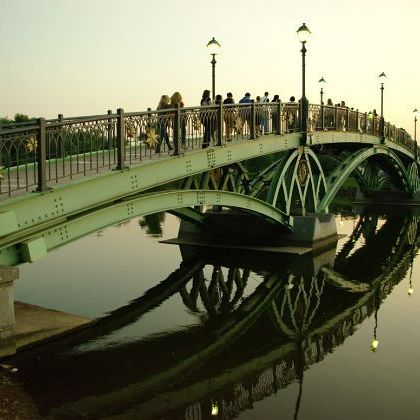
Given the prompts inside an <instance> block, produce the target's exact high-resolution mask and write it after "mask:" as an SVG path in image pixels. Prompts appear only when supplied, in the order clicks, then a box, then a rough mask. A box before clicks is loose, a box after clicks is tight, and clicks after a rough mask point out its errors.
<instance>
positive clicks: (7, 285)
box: [0, 266, 19, 357]
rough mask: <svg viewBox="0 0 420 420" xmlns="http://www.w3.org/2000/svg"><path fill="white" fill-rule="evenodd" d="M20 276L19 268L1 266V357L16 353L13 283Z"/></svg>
mask: <svg viewBox="0 0 420 420" xmlns="http://www.w3.org/2000/svg"><path fill="white" fill-rule="evenodd" d="M18 277H19V270H18V268H16V267H5V266H0V357H5V356H10V355H12V354H15V353H16V338H15V329H16V321H15V308H14V303H15V300H14V294H13V283H14V281H15V280H17V279H18Z"/></svg>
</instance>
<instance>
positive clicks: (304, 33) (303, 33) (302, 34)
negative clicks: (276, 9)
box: [296, 24, 311, 142]
mask: <svg viewBox="0 0 420 420" xmlns="http://www.w3.org/2000/svg"><path fill="white" fill-rule="evenodd" d="M296 32H297V35H298V38H299V41H300V42H301V43H302V49H301V50H300V52H301V53H302V98H301V100H300V116H301V118H300V127H301V130H302V132H303V133H304V135H305V136H306V133H307V131H308V107H309V106H308V99H306V93H305V54H306V47H305V44H306V42H307V41H308V39H309V35H310V34H311V31H310V30H309V29H308V27H307V26H306V25H305V24H303V25H302V26H301V27H300V28H299V29H298V30H297V31H296ZM305 142H306V138H305Z"/></svg>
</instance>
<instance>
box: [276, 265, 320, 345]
mask: <svg viewBox="0 0 420 420" xmlns="http://www.w3.org/2000/svg"><path fill="white" fill-rule="evenodd" d="M324 285H325V272H323V271H320V272H319V273H318V275H316V276H313V277H312V278H310V279H308V281H305V279H304V278H303V277H302V276H300V277H295V276H293V274H290V275H289V281H288V285H286V286H285V288H284V292H283V296H282V297H283V299H280V300H278V299H275V300H273V302H272V314H273V319H274V322H275V325H276V326H277V327H278V328H279V329H280V331H281V332H282V333H283V334H285V335H286V336H288V337H291V338H298V337H301V336H302V335H304V334H305V332H306V330H307V329H308V328H309V327H310V325H311V323H312V320H313V318H314V317H315V315H316V314H317V311H318V308H319V305H320V303H321V296H322V293H323V290H324ZM279 298H281V295H280V296H279ZM280 302H281V303H280Z"/></svg>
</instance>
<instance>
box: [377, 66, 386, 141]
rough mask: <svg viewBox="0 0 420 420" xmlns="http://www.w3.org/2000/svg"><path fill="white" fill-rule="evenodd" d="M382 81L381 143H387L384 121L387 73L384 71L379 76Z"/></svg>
mask: <svg viewBox="0 0 420 420" xmlns="http://www.w3.org/2000/svg"><path fill="white" fill-rule="evenodd" d="M378 78H379V80H380V81H381V143H385V121H384V82H385V79H386V74H385V73H384V72H382V73H381V74H380V75H379V76H378Z"/></svg>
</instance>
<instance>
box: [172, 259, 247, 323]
mask: <svg viewBox="0 0 420 420" xmlns="http://www.w3.org/2000/svg"><path fill="white" fill-rule="evenodd" d="M249 274H250V270H248V269H244V270H243V271H242V273H241V271H240V269H239V268H236V267H231V268H229V269H228V273H227V278H226V279H225V276H224V273H223V271H222V267H221V266H219V265H217V266H213V272H212V276H211V280H210V282H209V284H208V287H207V286H206V279H205V276H204V272H203V270H201V271H200V272H197V273H195V275H194V277H193V282H192V285H191V288H190V290H189V291H188V289H187V285H184V286H183V287H182V288H181V289H180V290H179V294H180V295H181V298H182V301H183V303H184V305H185V306H186V307H187V308H188V309H189V310H191V311H192V312H199V310H198V305H197V300H198V297H200V298H201V301H202V302H203V304H204V308H205V309H206V311H207V312H208V314H209V315H210V316H212V315H216V314H217V313H223V312H228V311H231V310H232V309H233V308H234V307H235V305H236V304H237V303H238V302H239V300H240V299H241V298H242V295H243V292H244V290H245V286H246V284H247V281H248V277H249Z"/></svg>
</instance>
